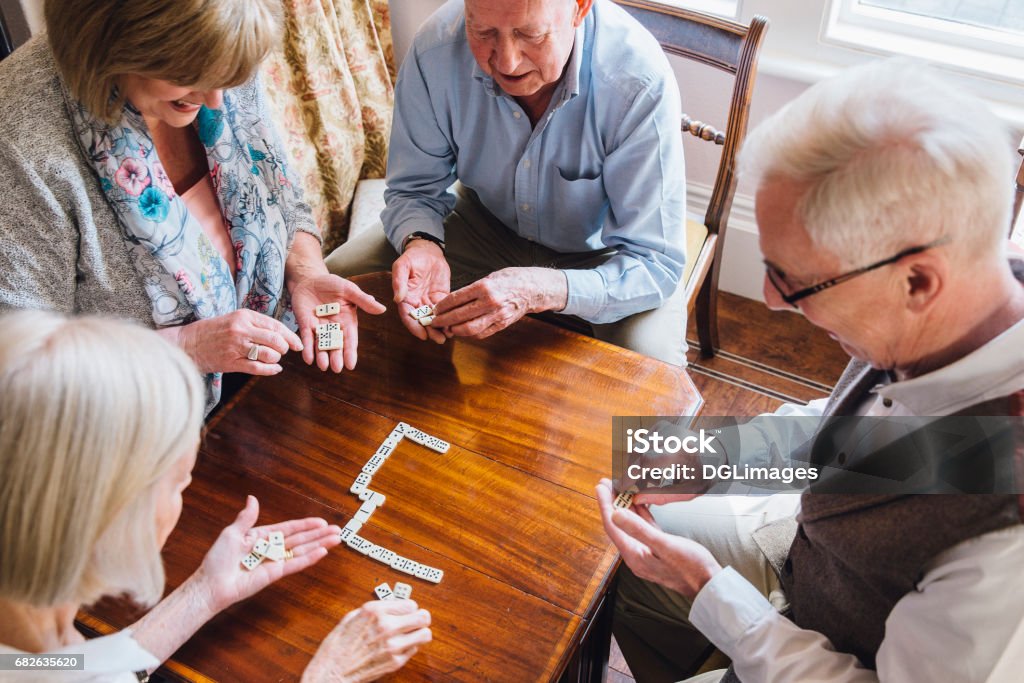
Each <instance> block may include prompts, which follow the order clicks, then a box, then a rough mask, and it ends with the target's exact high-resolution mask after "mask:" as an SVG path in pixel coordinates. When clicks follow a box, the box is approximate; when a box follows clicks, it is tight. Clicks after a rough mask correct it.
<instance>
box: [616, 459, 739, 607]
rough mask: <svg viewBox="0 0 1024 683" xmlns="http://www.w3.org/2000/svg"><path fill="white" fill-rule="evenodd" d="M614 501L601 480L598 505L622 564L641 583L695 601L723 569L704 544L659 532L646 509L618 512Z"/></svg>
mask: <svg viewBox="0 0 1024 683" xmlns="http://www.w3.org/2000/svg"><path fill="white" fill-rule="evenodd" d="M614 500H615V492H614V491H613V490H612V483H611V481H609V480H607V479H602V480H601V483H600V484H598V485H597V503H598V505H599V506H600V508H601V520H602V521H603V522H604V530H605V533H607V534H608V538H610V539H611V540H612V543H614V544H615V547H617V548H618V549H619V554H620V555H622V561H623V562H625V563H626V565H627V566H628V567H629V568H630V569H631V570H632V571H633V573H634V574H636V575H637V576H638V577H640V578H641V579H645V580H647V581H653V582H654V583H657V584H660V585H662V586H664V587H666V588H670V589H672V590H674V591H676V592H677V593H680V594H682V595H683V596H684V597H686V598H688V599H690V600H693V599H694V598H695V597H697V593H699V592H700V590H701V589H702V588H703V587H704V584H706V583H707V582H708V581H710V580H711V577H712V576H714V575H715V574H717V573H718V572H719V571H720V570H721V569H722V566H721V565H720V564H718V562H717V561H716V560H715V558H714V557H712V555H711V553H710V552H708V550H707V548H705V547H704V546H702V545H701V544H699V543H695V542H694V541H691V540H688V539H685V538H680V537H679V536H673V535H671V534H666V533H665V532H664V531H662V530H661V529H659V528H658V526H657V524H656V523H655V521H654V518H653V517H651V513H650V511H649V510H648V509H647V507H646V506H644V505H639V506H634V509H635V510H636V512H633V511H632V510H617V509H615V508H614V507H613V505H612V503H613V502H614Z"/></svg>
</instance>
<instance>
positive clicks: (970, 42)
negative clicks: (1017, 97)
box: [821, 0, 1024, 85]
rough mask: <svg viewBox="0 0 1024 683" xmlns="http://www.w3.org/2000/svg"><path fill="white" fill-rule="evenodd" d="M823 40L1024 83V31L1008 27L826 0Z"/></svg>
mask: <svg viewBox="0 0 1024 683" xmlns="http://www.w3.org/2000/svg"><path fill="white" fill-rule="evenodd" d="M894 38H898V40H893V39H894ZM821 40H822V42H824V43H826V44H833V45H840V46H843V47H852V48H855V49H859V50H865V51H868V52H875V53H878V54H903V55H907V56H910V57H917V58H920V59H925V60H928V61H930V62H935V63H939V64H943V65H945V66H946V67H949V68H951V69H954V70H956V71H960V72H963V73H967V74H970V75H975V76H982V77H984V78H987V79H991V80H996V81H1001V82H1004V83H1010V84H1013V85H1022V84H1024V57H1022V56H1021V55H1024V35H1022V34H1018V33H1013V32H1009V31H999V30H997V29H992V28H984V27H980V26H972V25H969V24H961V23H958V22H956V21H952V20H948V19H940V18H936V17H926V16H921V15H917V14H911V13H909V12H903V11H900V10H894V9H888V8H883V7H872V6H869V5H861V3H860V0H827V2H826V6H825V12H824V16H823V18H822V28H821Z"/></svg>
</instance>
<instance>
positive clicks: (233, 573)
mask: <svg viewBox="0 0 1024 683" xmlns="http://www.w3.org/2000/svg"><path fill="white" fill-rule="evenodd" d="M258 517H259V503H258V502H257V500H256V498H255V497H253V496H249V497H248V498H247V499H246V504H245V508H244V509H243V510H242V511H241V512H240V513H238V517H237V518H236V519H235V521H234V522H233V523H232V524H231V525H230V526H228V527H226V528H225V529H224V530H223V531H221V533H220V535H219V536H218V537H217V540H216V541H215V542H214V544H213V546H211V547H210V550H209V551H208V552H207V553H206V557H205V558H203V563H202V564H201V565H200V567H199V569H198V570H197V571H196V573H195V574H193V575H192V578H191V579H190V581H194V582H195V587H196V589H197V590H198V591H199V595H200V596H201V598H202V600H203V601H204V602H205V604H206V605H207V606H208V607H209V608H210V609H211V610H213V611H214V612H219V611H220V610H223V609H225V608H227V607H228V606H230V605H232V604H234V603H236V602H238V601H239V600H244V599H245V598H248V597H250V596H252V595H254V594H255V593H258V592H259V591H260V590H262V589H263V588H265V587H266V586H268V585H269V584H271V583H273V582H274V581H277V580H278V579H280V578H281V577H283V576H287V575H289V574H294V573H295V572H299V571H302V570H303V569H306V568H307V567H309V566H311V565H313V564H315V563H316V562H318V561H319V560H321V559H322V558H323V557H325V556H326V555H327V549H328V548H332V547H334V546H336V545H338V543H339V542H340V540H339V538H338V536H339V534H340V533H341V529H340V528H339V527H337V526H335V525H329V524H327V522H326V521H325V520H323V519H319V518H314V517H311V518H307V519H293V520H289V521H287V522H281V523H279V524H272V525H269V526H262V527H254V526H253V525H254V524H255V523H256V519H257V518H258ZM278 539H280V547H281V550H282V551H284V548H290V549H291V551H292V553H293V557H292V559H284V556H282V558H283V559H284V561H279V562H266V561H260V562H258V563H256V564H255V565H254V566H253V567H252V568H251V569H250V570H247V569H246V568H244V565H243V564H241V563H240V561H239V560H240V559H242V558H248V557H249V555H250V553H251V552H252V551H253V550H254V549H256V548H257V546H258V547H259V549H260V550H262V551H263V552H264V553H269V552H271V547H270V542H271V540H274V541H277V540H278ZM261 540H262V541H265V542H266V546H264V545H263V544H262V543H260V541H261ZM275 552H276V551H275Z"/></svg>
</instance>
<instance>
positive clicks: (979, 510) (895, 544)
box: [781, 362, 1024, 668]
mask: <svg viewBox="0 0 1024 683" xmlns="http://www.w3.org/2000/svg"><path fill="white" fill-rule="evenodd" d="M880 379H881V375H880V373H878V372H877V371H874V370H872V369H871V368H869V367H867V366H866V365H864V364H863V363H857V362H854V363H851V364H850V366H849V367H848V368H847V371H846V372H845V373H844V375H843V378H842V379H841V380H840V383H839V384H838V385H837V390H836V392H834V393H833V399H832V400H831V401H830V403H829V406H828V407H827V408H826V411H825V414H826V415H849V414H852V411H853V410H855V408H856V406H857V404H858V403H859V402H860V400H861V399H862V398H863V397H864V395H865V392H866V391H867V390H868V389H870V388H871V387H873V386H874V385H875V384H877V383H878V382H879V381H880ZM1022 399H1024V392H1021V393H1017V394H1013V395H1012V396H1009V397H1006V398H1002V399H997V400H995V401H987V402H985V403H984V404H980V405H977V406H972V407H971V408H969V409H967V410H965V411H961V412H960V413H958V415H959V414H964V415H1021V414H1022V412H1021V408H1022V403H1024V400H1022ZM1016 445H1017V452H1018V453H1021V448H1022V447H1021V443H1020V441H1017V444H1016ZM798 521H799V527H798V529H797V535H796V538H795V539H794V540H793V544H792V546H791V547H790V550H789V557H788V559H787V560H786V562H785V563H784V565H783V567H782V572H781V579H782V585H783V587H784V589H785V591H786V593H787V595H788V597H789V599H790V608H791V614H790V618H792V620H793V621H794V622H795V623H796V624H797V625H799V626H800V627H802V628H807V629H812V630H815V631H818V632H820V633H822V634H824V635H825V636H827V637H828V639H829V640H830V641H831V642H832V644H833V645H834V646H835V648H836V650H838V651H840V652H848V653H851V654H854V655H856V656H857V657H858V658H859V659H860V660H861V661H862V662H863V663H864V665H865V666H867V667H871V668H874V665H875V653H876V652H877V651H878V647H879V645H880V644H881V642H882V638H883V636H884V635H885V620H886V618H887V617H888V616H889V613H890V612H891V611H892V608H893V606H894V605H895V604H896V602H897V601H898V600H900V598H902V597H903V596H904V595H906V594H907V593H909V592H910V591H912V590H915V586H916V584H917V582H918V581H919V580H920V579H921V578H922V576H923V573H924V567H925V566H926V565H927V564H928V562H929V561H931V560H932V559H933V558H934V557H935V556H936V555H938V554H939V553H941V552H943V551H945V550H947V549H949V548H952V547H953V546H955V545H957V544H958V543H960V542H962V541H965V540H967V539H969V538H973V537H975V536H980V535H982V534H985V533H988V532H990V531H996V530H998V529H1002V528H1005V527H1008V526H1012V525H1015V524H1020V523H1021V511H1020V507H1019V502H1018V496H1016V495H908V496H883V495H844V494H814V493H805V494H804V495H803V497H802V499H801V512H800V515H799V517H798Z"/></svg>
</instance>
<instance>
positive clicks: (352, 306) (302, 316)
mask: <svg viewBox="0 0 1024 683" xmlns="http://www.w3.org/2000/svg"><path fill="white" fill-rule="evenodd" d="M291 295H292V310H293V311H295V321H296V322H297V323H298V324H299V334H300V335H301V337H302V360H304V361H306V365H312V364H313V361H314V359H315V360H316V365H317V367H318V368H320V369H321V370H326V369H327V368H328V367H330V369H331V370H333V371H334V372H341V368H342V366H343V365H344V367H345V368H347V369H349V370H353V369H355V367H356V360H357V359H358V349H359V319H358V315H357V309H361V310H363V311H365V312H366V313H371V314H373V315H380V314H381V313H383V312H384V311H385V310H387V309H386V308H385V307H384V304H382V303H380V302H379V301H377V300H376V299H374V298H373V297H372V296H370V295H369V294H367V293H366V292H364V291H363V290H361V289H359V287H358V286H356V285H355V284H353V283H351V282H349V281H348V280H346V279H344V278H340V277H338V276H337V275H329V274H327V273H326V272H325V273H323V274H319V275H313V276H310V277H306V278H303V279H301V280H298V281H297V283H296V284H295V286H294V287H292V290H291ZM333 302H337V303H340V304H341V311H339V312H338V313H337V314H335V315H331V316H326V317H323V318H318V317H316V313H315V311H316V307H317V306H318V305H319V304H329V303H333ZM329 322H335V323H340V324H341V333H342V335H344V337H343V339H342V347H341V350H340V351H320V350H318V349H317V340H316V326H317V325H323V324H324V323H329Z"/></svg>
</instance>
